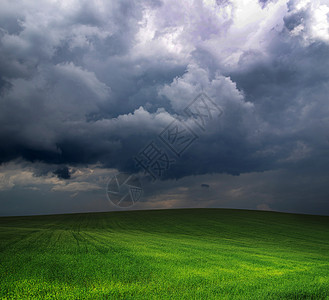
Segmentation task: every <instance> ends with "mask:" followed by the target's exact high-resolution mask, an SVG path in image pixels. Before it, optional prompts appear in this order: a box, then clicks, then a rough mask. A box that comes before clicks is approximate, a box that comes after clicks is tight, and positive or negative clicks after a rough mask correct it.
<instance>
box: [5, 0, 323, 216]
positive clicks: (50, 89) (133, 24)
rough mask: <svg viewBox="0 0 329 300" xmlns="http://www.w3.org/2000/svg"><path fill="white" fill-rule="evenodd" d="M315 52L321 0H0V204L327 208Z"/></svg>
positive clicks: (8, 211) (45, 210) (8, 210)
mask: <svg viewBox="0 0 329 300" xmlns="http://www.w3.org/2000/svg"><path fill="white" fill-rule="evenodd" d="M328 65H329V3H328V1H327V0H314V1H311V0H289V1H288V0H273V1H271V0H268V1H266V0H260V1H257V0H231V1H230V0H195V1H176V0H163V1H162V0H158V1H157V0H154V1H151V0H141V1H129V0H122V1H107V0H95V1H84V0H79V1H75V0H65V1H64V0H63V1H62V0H48V1H42V2H40V1H38V2H35V1H27V0H17V1H11V0H3V1H2V3H1V10H0V215H1V216H9V215H33V214H55V213H72V212H91V211H112V210H122V209H163V208H183V207H184V208H185V207H197V208H201V207H218V208H238V209H257V210H273V211H282V212H293V213H308V214H323V215H329V184H328V182H329V172H328V168H329V105H328V104H329V97H328V95H329V68H328ZM170 145H171V146H170ZM175 147H176V148H175ZM151 155H153V157H152V159H151V158H150V156H151ZM160 166H161V168H160ZM117 174H126V175H127V176H133V178H135V179H136V178H137V180H138V181H139V183H140V184H141V185H140V186H141V190H142V192H143V194H142V197H140V199H135V200H139V201H136V203H135V204H134V205H133V206H132V207H130V208H121V207H118V205H114V204H113V203H112V202H111V199H110V197H109V194H108V183H109V182H111V180H113V178H117V177H113V176H116V175H117ZM126 175H125V176H126ZM127 178H128V177H127ZM120 192H121V190H120ZM129 195H130V194H129Z"/></svg>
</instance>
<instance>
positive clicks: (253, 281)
mask: <svg viewBox="0 0 329 300" xmlns="http://www.w3.org/2000/svg"><path fill="white" fill-rule="evenodd" d="M0 298H1V299H329V217H322V216H309V215H294V214H283V213H274V212H260V211H243V210H228V209H182V210H158V211H131V212H110V213H90V214H71V215H52V216H34V217H2V218H0Z"/></svg>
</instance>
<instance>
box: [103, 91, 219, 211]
mask: <svg viewBox="0 0 329 300" xmlns="http://www.w3.org/2000/svg"><path fill="white" fill-rule="evenodd" d="M183 112H184V114H185V118H186V117H187V118H188V119H189V120H192V121H193V122H194V123H195V124H196V125H197V126H196V127H197V129H198V131H199V133H200V132H201V133H204V132H205V131H206V127H207V125H209V123H210V122H211V121H212V120H214V119H215V118H219V117H220V116H221V115H222V114H223V110H222V109H221V107H220V106H218V105H217V104H216V103H215V102H214V101H212V100H211V99H210V98H209V97H208V96H207V95H206V94H205V93H201V94H199V95H198V96H197V97H196V98H195V99H194V100H193V101H192V102H191V103H190V104H189V105H188V106H186V107H185V109H184V110H183ZM198 138H199V136H198V134H197V133H196V132H195V129H191V128H190V126H189V125H187V122H185V121H184V118H181V117H178V118H174V120H173V121H172V122H171V123H170V124H169V125H168V126H167V127H166V128H165V129H164V130H163V131H161V132H160V133H159V134H158V137H157V139H154V140H151V141H150V142H149V143H148V144H147V145H146V146H145V147H144V148H143V149H141V150H140V151H139V152H138V154H137V155H136V156H135V157H134V160H135V164H136V166H137V167H138V168H139V169H142V170H143V171H144V175H146V176H148V177H149V178H151V181H153V182H154V181H156V180H157V179H159V178H161V177H162V176H163V174H164V172H166V171H168V170H169V169H170V167H171V166H172V165H173V164H175V162H176V160H177V159H179V158H180V157H181V156H182V154H183V153H184V152H185V151H186V150H187V149H188V148H189V147H191V146H192V144H193V143H194V142H195V141H196V140H197V139H198ZM142 191H143V190H142V186H141V183H140V181H139V179H138V177H137V176H136V175H129V174H127V173H120V174H118V175H116V176H114V177H112V178H111V179H110V181H109V182H108V185H107V197H108V199H109V200H110V202H112V203H113V204H114V205H115V206H118V207H121V208H126V207H131V206H133V205H134V204H135V203H136V202H137V201H138V200H139V199H140V198H141V196H142Z"/></svg>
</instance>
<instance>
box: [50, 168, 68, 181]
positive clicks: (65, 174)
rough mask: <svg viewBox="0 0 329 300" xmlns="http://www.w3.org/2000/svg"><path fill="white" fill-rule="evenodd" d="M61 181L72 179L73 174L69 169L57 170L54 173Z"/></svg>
mask: <svg viewBox="0 0 329 300" xmlns="http://www.w3.org/2000/svg"><path fill="white" fill-rule="evenodd" d="M53 173H54V174H55V175H56V176H57V177H58V178H59V179H70V178H71V174H70V171H69V168H68V167H63V168H60V169H57V170H55V171H54V172H53Z"/></svg>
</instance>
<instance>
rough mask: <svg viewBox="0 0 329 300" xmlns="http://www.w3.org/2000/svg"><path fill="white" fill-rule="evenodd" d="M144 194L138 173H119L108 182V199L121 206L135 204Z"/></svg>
mask: <svg viewBox="0 0 329 300" xmlns="http://www.w3.org/2000/svg"><path fill="white" fill-rule="evenodd" d="M142 194H143V189H142V185H141V182H140V180H139V178H138V177H137V176H136V175H131V174H128V173H118V174H116V175H115V176H113V177H112V178H111V179H110V180H109V181H108V183H107V187H106V195H107V199H108V200H109V201H110V202H111V203H112V204H113V205H115V206H117V207H120V208H128V207H131V206H133V205H134V204H135V203H136V202H137V201H138V200H139V199H140V198H141V196H142Z"/></svg>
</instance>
